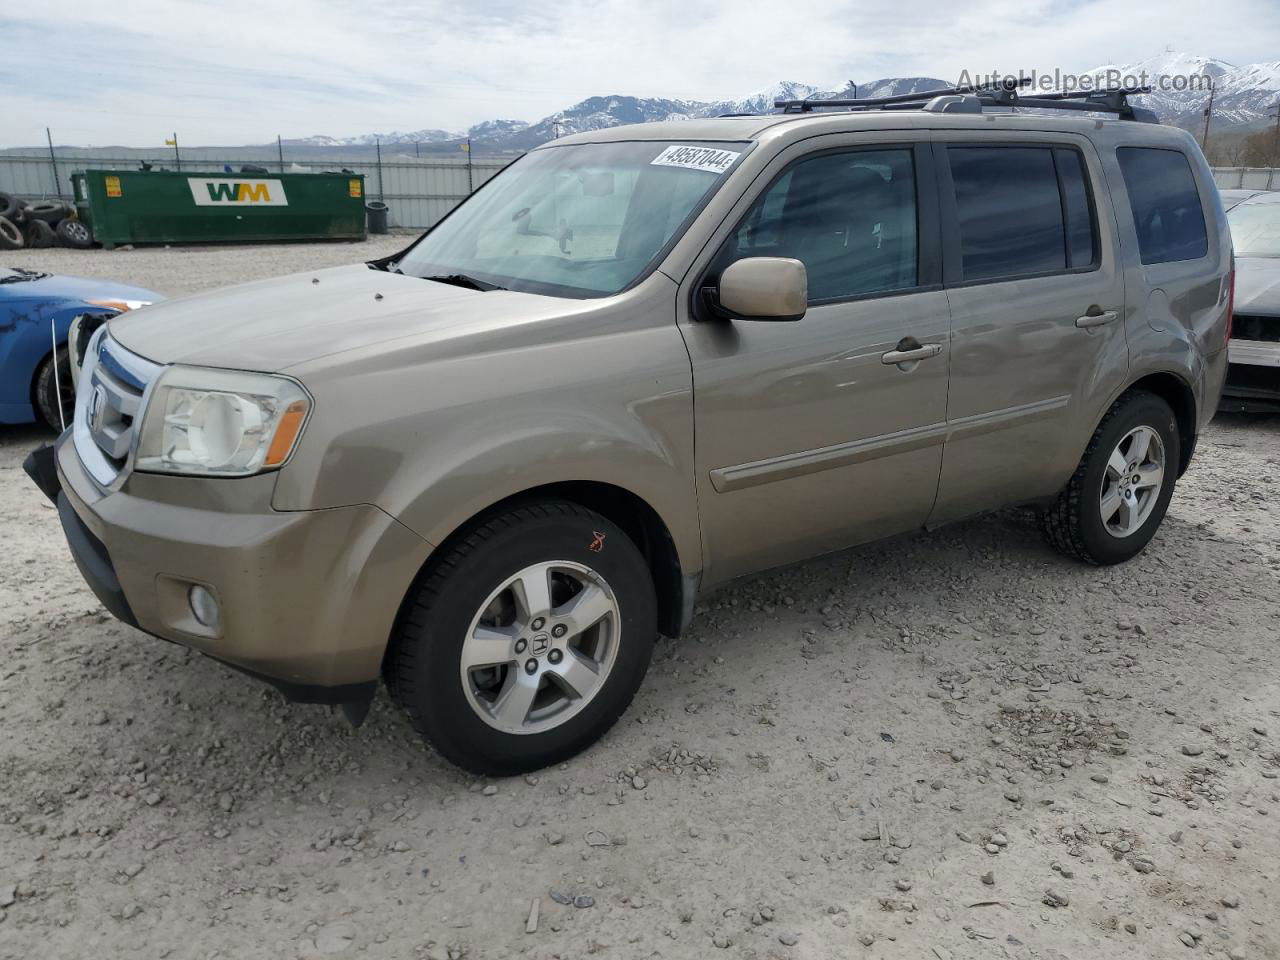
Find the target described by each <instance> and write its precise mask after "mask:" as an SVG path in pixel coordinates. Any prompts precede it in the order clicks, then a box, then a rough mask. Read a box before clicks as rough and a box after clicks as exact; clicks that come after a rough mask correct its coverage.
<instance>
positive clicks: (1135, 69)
mask: <svg viewBox="0 0 1280 960" xmlns="http://www.w3.org/2000/svg"><path fill="white" fill-rule="evenodd" d="M1086 73H1088V74H1089V75H1090V76H1094V77H1105V78H1117V77H1118V78H1120V80H1121V82H1137V83H1146V84H1149V85H1150V86H1151V88H1152V92H1151V93H1149V94H1146V95H1144V96H1143V97H1142V98H1141V99H1140V100H1139V101H1137V102H1140V103H1141V104H1142V106H1144V107H1147V108H1149V109H1152V110H1154V111H1155V112H1156V113H1157V114H1158V115H1159V117H1160V119H1161V120H1162V121H1164V122H1165V123H1173V124H1177V125H1179V126H1195V125H1196V124H1199V123H1201V122H1203V118H1204V109H1205V107H1206V106H1208V102H1209V84H1210V83H1212V85H1213V89H1214V97H1213V122H1214V124H1215V126H1223V125H1225V126H1233V125H1246V126H1249V125H1256V124H1259V123H1265V122H1266V114H1267V111H1268V108H1270V107H1272V106H1274V105H1275V104H1276V101H1277V99H1280V61H1273V62H1271V63H1253V64H1249V65H1248V66H1244V67H1237V66H1235V65H1234V64H1230V63H1227V62H1226V61H1225V60H1215V59H1214V58H1212V57H1201V56H1195V55H1193V54H1186V53H1177V52H1167V53H1162V54H1158V55H1157V56H1154V57H1148V58H1147V59H1146V60H1140V61H1138V62H1137V63H1131V64H1107V65H1105V66H1101V67H1095V68H1094V69H1092V70H1088V71H1086Z"/></svg>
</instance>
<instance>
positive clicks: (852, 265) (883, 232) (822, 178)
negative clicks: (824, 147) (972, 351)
mask: <svg viewBox="0 0 1280 960" xmlns="http://www.w3.org/2000/svg"><path fill="white" fill-rule="evenodd" d="M743 257H794V258H795V259H797V260H799V261H800V262H801V263H803V264H804V265H805V269H806V270H807V271H808V274H809V300H810V302H815V301H821V300H833V299H839V298H842V297H852V296H857V295H859V294H866V293H876V292H880V291H886V290H900V289H903V288H905V287H913V286H915V285H916V259H917V257H916V191H915V173H914V168H913V163H912V159H911V151H910V150H902V149H900V150H859V151H854V152H850V153H828V154H822V155H820V156H816V157H811V158H810V159H808V160H802V161H801V162H799V163H797V164H796V165H795V166H793V167H792V168H791V169H790V170H788V171H787V172H786V173H785V174H784V175H783V176H782V177H780V178H779V179H778V180H777V181H776V182H775V183H774V184H773V185H772V186H771V187H769V189H768V190H767V191H765V194H764V196H762V197H761V198H760V199H759V200H757V201H756V204H755V206H754V207H753V208H752V210H751V212H750V213H749V214H747V216H746V219H744V220H743V222H742V224H741V225H740V226H739V227H738V229H737V230H736V231H735V232H734V234H733V235H732V236H731V237H730V238H729V241H728V244H727V245H726V248H725V250H724V251H723V252H722V254H721V257H720V262H719V264H718V267H719V269H724V267H726V266H728V265H729V264H730V263H732V262H734V261H735V260H740V259H742V258H743Z"/></svg>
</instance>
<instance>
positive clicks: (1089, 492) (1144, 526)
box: [1041, 390, 1181, 566]
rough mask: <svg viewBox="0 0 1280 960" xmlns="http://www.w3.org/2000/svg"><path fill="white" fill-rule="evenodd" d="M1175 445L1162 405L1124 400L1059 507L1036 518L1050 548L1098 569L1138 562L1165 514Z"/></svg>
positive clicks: (1177, 454) (1148, 397) (1141, 396)
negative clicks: (1130, 561) (1139, 555)
mask: <svg viewBox="0 0 1280 960" xmlns="http://www.w3.org/2000/svg"><path fill="white" fill-rule="evenodd" d="M1180 444H1181V439H1180V435H1179V433H1178V422H1177V419H1176V417H1175V416H1174V413H1173V410H1172V409H1171V408H1170V407H1169V404H1167V403H1166V402H1165V401H1164V400H1162V399H1161V398H1160V397H1157V396H1156V395H1155V394H1152V393H1147V392H1146V391H1143V390H1133V391H1130V392H1129V393H1126V394H1124V396H1122V397H1120V399H1119V400H1117V401H1116V402H1115V403H1114V404H1113V405H1112V407H1111V409H1110V410H1108V411H1107V414H1106V416H1105V417H1103V418H1102V422H1101V423H1100V424H1098V429H1097V430H1095V431H1094V434H1093V437H1092V439H1090V441H1089V446H1088V447H1087V448H1086V449H1085V453H1084V456H1083V457H1081V458H1080V465H1079V466H1078V467H1077V468H1076V472H1075V473H1074V474H1072V477H1071V479H1070V480H1069V481H1068V482H1067V485H1066V487H1065V488H1063V491H1062V492H1061V493H1060V494H1059V495H1058V499H1057V500H1056V501H1055V502H1054V503H1053V504H1052V505H1051V506H1050V507H1049V508H1048V509H1047V510H1045V511H1044V513H1043V514H1042V516H1041V521H1042V525H1043V528H1044V532H1045V536H1046V537H1047V538H1048V540H1049V542H1050V543H1051V544H1052V545H1053V546H1054V547H1056V548H1057V549H1058V550H1060V551H1061V552H1062V553H1065V554H1066V555H1067V556H1069V557H1074V558H1075V559H1077V560H1083V561H1084V562H1086V563H1092V564H1097V565H1099V566H1106V565H1110V564H1115V563H1123V562H1124V561H1125V560H1129V559H1132V558H1133V557H1135V556H1137V555H1138V554H1139V553H1141V552H1142V550H1143V548H1144V547H1146V545H1147V544H1148V543H1149V542H1150V541H1151V538H1152V537H1153V536H1155V532H1156V530H1157V529H1158V528H1159V526H1160V522H1161V521H1162V520H1163V519H1164V515H1165V512H1166V511H1167V510H1168V509H1169V500H1170V499H1171V498H1172V497H1173V487H1174V483H1175V481H1176V479H1177V473H1178V464H1179V463H1180V462H1181V460H1180V458H1181V446H1180Z"/></svg>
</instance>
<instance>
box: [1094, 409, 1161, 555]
mask: <svg viewBox="0 0 1280 960" xmlns="http://www.w3.org/2000/svg"><path fill="white" fill-rule="evenodd" d="M1164 473H1165V456H1164V442H1163V441H1162V440H1161V439H1160V434H1159V433H1157V432H1156V431H1155V430H1154V429H1152V428H1151V427H1147V426H1137V427H1134V428H1133V429H1132V430H1130V431H1129V432H1128V433H1126V434H1125V435H1124V436H1123V437H1121V438H1120V442H1119V443H1118V444H1116V447H1115V449H1114V450H1112V451H1111V456H1110V457H1108V458H1107V469H1106V472H1105V473H1104V474H1103V477H1102V489H1101V490H1100V491H1099V494H1098V505H1099V508H1100V511H1101V514H1102V526H1103V528H1104V529H1105V530H1106V531H1107V533H1109V534H1111V536H1113V537H1127V536H1130V535H1131V534H1133V533H1134V532H1135V531H1137V530H1138V529H1139V528H1140V527H1141V526H1142V525H1143V524H1144V523H1146V522H1147V518H1148V517H1150V516H1151V512H1152V511H1153V510H1155V508H1156V503H1157V501H1159V499H1160V490H1161V488H1162V487H1163V485H1164Z"/></svg>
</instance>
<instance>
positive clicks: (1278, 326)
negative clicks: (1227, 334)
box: [1231, 313, 1280, 343]
mask: <svg viewBox="0 0 1280 960" xmlns="http://www.w3.org/2000/svg"><path fill="white" fill-rule="evenodd" d="M1231 339H1232V340H1255V341H1258V342H1259V343H1280V317H1263V316H1259V315H1257V314H1252V313H1237V314H1236V315H1235V316H1233V317H1232V318H1231Z"/></svg>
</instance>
